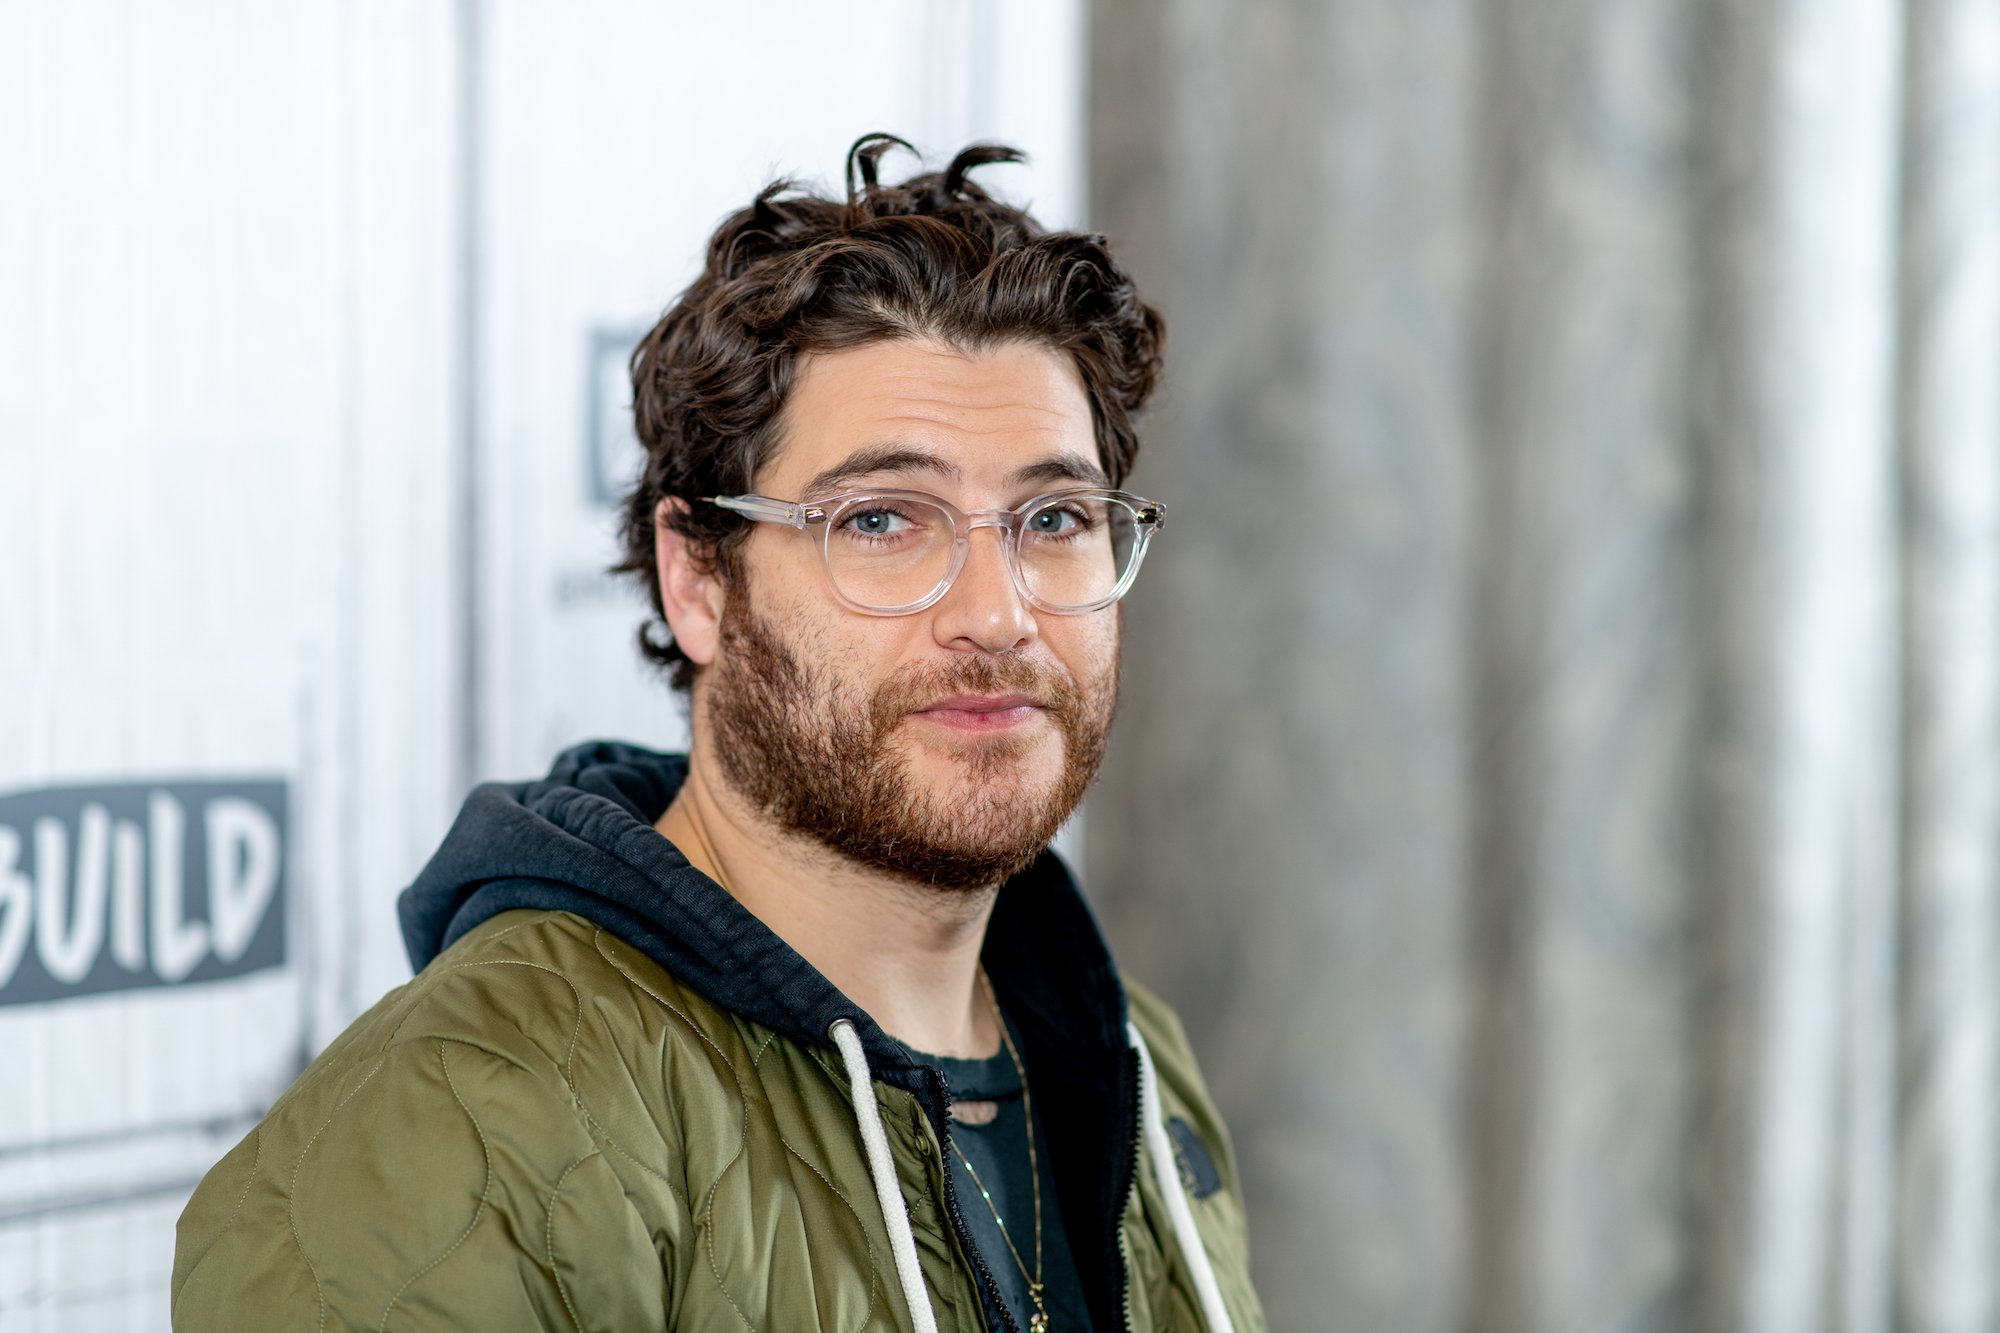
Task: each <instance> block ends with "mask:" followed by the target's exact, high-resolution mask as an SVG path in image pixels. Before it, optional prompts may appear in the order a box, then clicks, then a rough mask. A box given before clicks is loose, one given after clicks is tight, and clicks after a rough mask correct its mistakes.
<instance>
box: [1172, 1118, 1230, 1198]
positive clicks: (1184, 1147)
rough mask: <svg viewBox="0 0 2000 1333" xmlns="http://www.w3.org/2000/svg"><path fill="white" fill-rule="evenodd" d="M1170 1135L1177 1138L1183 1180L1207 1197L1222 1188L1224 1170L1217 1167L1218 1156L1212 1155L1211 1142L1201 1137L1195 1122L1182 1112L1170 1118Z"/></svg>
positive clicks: (1191, 1189) (1190, 1190)
mask: <svg viewBox="0 0 2000 1333" xmlns="http://www.w3.org/2000/svg"><path fill="white" fill-rule="evenodd" d="M1167 1135H1168V1137H1169V1138H1171V1139H1173V1141H1174V1163H1175V1165H1177V1166H1179V1167H1180V1170H1181V1184H1183V1185H1185V1186H1187V1192H1188V1193H1189V1194H1190V1195H1192V1196H1193V1197H1195V1198H1197V1199H1206V1198H1207V1197H1208V1196H1209V1195H1211V1194H1213V1193H1215V1192H1216V1191H1217V1190H1219V1189H1221V1188H1222V1173H1221V1172H1220V1171H1217V1170H1216V1169H1215V1159H1214V1158H1213V1157H1210V1156H1209V1155H1208V1145H1207V1144H1205V1143H1203V1142H1202V1141H1201V1135H1199V1134H1197V1133H1195V1132H1194V1126H1193V1125H1190V1124H1189V1123H1188V1122H1187V1121H1185V1120H1183V1119H1181V1118H1180V1117H1179V1116H1170V1117H1168V1119H1167Z"/></svg>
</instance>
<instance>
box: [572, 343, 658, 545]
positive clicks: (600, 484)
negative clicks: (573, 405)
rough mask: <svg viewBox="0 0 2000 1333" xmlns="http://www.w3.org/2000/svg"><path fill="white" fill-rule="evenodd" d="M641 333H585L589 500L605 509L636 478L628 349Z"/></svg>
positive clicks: (621, 496)
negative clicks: (587, 340)
mask: <svg viewBox="0 0 2000 1333" xmlns="http://www.w3.org/2000/svg"><path fill="white" fill-rule="evenodd" d="M646 333H647V330H645V329H627V328H609V327H599V328H594V329H592V330H591V331H590V388H589V392H588V393H586V394H585V395H584V398H585V402H586V403H587V404H588V412H589V420H588V422H587V423H586V425H585V436H584V438H585V439H586V440H587V441H588V451H587V459H588V463H589V469H590V498H591V499H592V500H593V501H595V502H596V503H598V504H600V505H604V506H606V507H609V506H612V505H615V504H617V503H618V502H619V501H621V500H623V499H624V498H625V492H627V491H629V490H631V489H632V483H633V482H635V481H637V480H638V479H639V461H640V459H641V458H643V457H644V456H645V450H643V449H641V448H640V447H639V433H638V431H637V430H636V429H634V428H633V425H632V371H631V366H630V362H631V358H632V349H633V348H635V347H637V346H638V345H639V342H640V340H641V339H643V338H644V337H645V336H646Z"/></svg>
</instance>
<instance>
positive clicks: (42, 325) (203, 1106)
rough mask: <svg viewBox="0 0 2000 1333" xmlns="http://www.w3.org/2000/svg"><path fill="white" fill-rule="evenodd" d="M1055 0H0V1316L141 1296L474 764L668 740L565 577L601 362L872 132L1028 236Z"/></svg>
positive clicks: (612, 425) (615, 425) (389, 965)
mask: <svg viewBox="0 0 2000 1333" xmlns="http://www.w3.org/2000/svg"><path fill="white" fill-rule="evenodd" d="M1082 29H1083V15H1082V4H1081V0H1032V2H1031V3H1021V2H1020V0H1009V3H1007V4H1006V5H1004V6H1003V5H1001V4H1000V3H998V0H987V2H986V3H961V4H925V3H919V2H918V0H906V2H905V3H874V4H867V5H859V4H856V5H842V6H824V5H816V4H810V3H805V2H803V0H790V2H788V3H766V4H760V5H757V6H695V5H680V4H675V5H660V4H647V5H641V4H637V3H608V2H606V0H596V2H594V3H577V4H565V5H562V6H555V5H531V4H527V3H504V2H499V0H495V2H494V3H480V2H479V0H460V2H459V3H444V2H441V0H431V2H430V3H410V2H408V0H398V2H395V3H390V2H389V0H379V2H375V3H370V2H368V0H356V2H354V3H346V4H336V3H332V0H318V2H316V3H298V4H289V5H280V6H273V5H264V4H256V3H250V0H231V2H229V3H206V4H198V3H185V4H179V5H176V6H174V7H172V9H171V10H170V11H167V10H163V9H162V8H161V7H157V6H144V5H139V4H123V3H113V2H112V0H85V2H83V3H61V4H58V3H54V0H50V2H49V3H42V4H12V5H8V6H6V7H4V8H0V200H4V202H0V1328H4V1329H6V1330H7V1331H8V1333H16V1331H17V1330H54V1329H58V1328H60V1329H63V1330H98V1329H104V1330H112V1329H155V1328H161V1327H164V1326H165V1325H166V1323H167V1309H166V1289H167V1277H168V1271H169V1265H170V1262H171V1253H172V1240H173V1234H172V1228H173V1221H174V1219H175V1217H176V1216H177V1215H178V1213H179V1210H180V1208H181V1206H182V1204H183V1203H184V1201H185V1199H186V1196H187V1193H188V1191H189V1190H190V1189H191V1188H192V1185H193V1183H194V1181H195V1180H196V1179H197V1178H198V1177H199V1176H200V1174H201V1173H202V1171H203V1170H205V1169H206V1167H207V1166H208V1165H209V1163H210V1162H212V1161H213V1160H214V1159H215V1158H216V1157H218V1156H219V1155H220V1154H221V1153H222V1152H223V1151H224V1150H225V1149H226V1148H227V1147H228V1146H229V1145H230V1144H231V1143H233V1142H234V1141H235V1140H236V1139H237V1138H239V1137H240V1136H241V1135H242V1134H243V1133H244V1132H245V1131H246V1130H247V1128H248V1127H249V1125H250V1124H251V1123H253V1122H254V1120H255V1118H256V1117H257V1116H258V1115H259V1114H260V1113H261V1111H262V1109H263V1108H264V1107H265V1106H266V1105H268V1103H269V1102H270V1101H271V1099H272V1098H273V1097H275V1096H276V1094H277V1093H278V1092H279V1091H280V1090H282V1089H283V1088H284V1086H285V1085H286V1084H287V1083H288V1082H289V1081H290V1080H291V1079H292V1077H294V1076H295V1074H296V1073H297V1071H298V1070H299V1068H300V1067H301V1065H302V1063H303V1062H304V1061H305V1060H307V1059H308V1058H310V1056H311V1054H312V1052H314V1051H315V1050H317V1049H318V1048H319V1047H320V1046H321V1045H323V1044H324V1043H325V1042H326V1041H327V1040H328V1039H329V1038H330V1037H331V1036H332V1035H333V1034H334V1033H335V1032H337V1031H338V1030H339V1029H340V1027H341V1026H343V1025H344V1024H345V1023H346V1022H347V1021H348V1020H349V1019H350V1018H351V1017H352V1016H353V1015H354V1014H356V1013H358V1012H359V1011H360V1010H361V1009H362V1008H365V1007H366V1006H367V1005H368V1004H370V1003H372V1002H373V1000H374V999H375V998H376V997H377V996H378V995H379V994H380V993H381V992H382V991H383V990H385V989H387V988H388V987H390V986H392V985H394V984H396V983H398V982H400V981H401V980H403V979H404V978H405V977H407V975H408V967H407V965H406V963H405V961H404V959H403V955H402V949H401V944H400V941H399V939H398V937H397V934H396V930H395V923H394V915H393V908H392V903H393V899H394V896H395V894H396V892H397V891H398V890H399V889H400V888H401V887H402V885H403V884H404V883H406V882H407V881H408V879H409V878H410V876H411V875H412V874H413V873H414V871H415V870H416V869H417V867H418V866H419V865H420V864H421V863H422V861H423V859H424V857H425V856H426V855H427V853H428V852H429V850H430V848H431V847H432V845H433V844H434V843H435V841H436V839H437V838H438V837H439V836H440V834H441V833H442V832H443V830H444V827H445V826H446V824H447V823H448V821H449V819H450V817H451V815H452V813H453V812H454V810H455V809H456V806H457V803H458V801H459V799H460V797H461V796H462V795H463V792H464V790H465V788H466V787H467V785H468V784H469V783H470V782H472V781H475V780H477V779H480V778H485V777H499V776H523V775H530V774H533V773H537V772H539V771H540V770H541V768H542V766H543V765H544V764H545V763H546V762H547V760H548V758H549V756H550V754H551V753H552V752H553V750H554V749H556V748H558V747H560V746H561V745H563V744H566V743H568V742H571V741H574V740H578V739H582V738H585V737H587V736H591V735H599V734H610V735H619V736H625V737H630V738H633V739H638V740H642V741H648V742H652V743H657V744H675V743H678V742H679V741H680V740H681V738H682V737H683V735H684V732H683V729H682V722H681V719H680V717H679V715H678V712H677V710H676V708H675V707H674V706H673V704H672V702H671V700H670V698H669V696H668V693H667V691H666V690H665V688H664V686H663V685H662V684H660V683H659V682H657V681H655V680H653V679H652V678H650V677H649V676H647V675H646V674H645V673H644V672H643V670H642V669H641V667H640V665H639V662H638V659H637V656H636V653H635V652H634V650H633V648H632V644H631V635H632V632H633V629H634V628H635V626H636V624H637V619H638V614H639V604H638V601H637V600H636V598H635V597H634V596H633V595H632V594H631V593H629V592H628V591H626V590H625V589H623V588H621V587H618V586H616V585H614V584H612V583H611V582H610V581H608V580H607V579H605V578H604V577H603V576H602V574H601V571H602V569H603V568H604V566H605V565H606V564H608V563H609V562H610V561H611V560H612V559H613V557H614V545H613V538H612V524H613V513H612V510H611V507H610V505H609V503H608V500H607V495H608V494H609V492H610V491H612V490H614V489H615V487H616V486H617V485H618V484H619V483H620V481H621V480H622V476H623V470H624V469H625V468H626V467H627V466H628V465H629V461H630V459H631V457H632V453H631V451H632V450H633V449H634V448H636V446H634V445H632V444H631V441H630V438H629V429H630V425H629V400H628V396H627V391H626V386H625V384H624V382H623V378H622V362H623V359H624V357H625V355H626V353H627V352H628V351H629V348H630V345H631V343H632V341H633V340H634V338H635V337H636V336H637V334H638V333H639V332H640V331H642V330H643V329H644V328H645V327H646V326H647V325H648V324H650V323H651V322H652V320H653V319H654V318H656V317H657V315H658V313H659V311H660V310H661V308H663V307H664V306H665V304H666V303H667V302H668V301H669V300H670V299H671V297H672V296H673V295H674V293H676V292H677V291H678V290H679V288H680V287H681V286H682V285H684V284H685V283H686V281H687V280H688V279H689V278H691V277H692V276H693V273H694V265H695V262H696V260H697V257H698V255H699V253H700V246H701V242H702V240H703V238H704V236H705V235H706V233H707V231H708V230H709V229H710V228H711V227H712V226H713V224H714V223H715V221H716V220H717V219H718V218H719V217H720V216H721V215H722V214H723V213H724V212H726V211H727V210H728V209H730V208H732V207H735V206H737V205H739V204H740V203H742V202H743V201H744V200H746V199H747V198H748V197H749V195H750V194H751V193H752V192H753V191H754V190H755V189H756V188H757V187H758V186H760V185H761V184H762V183H763V182H764V181H765V180H767V179H768V178H769V177H770V176H771V175H773V174H777V173H792V172H799V173H803V174H805V175H807V176H810V177H824V178H829V179H832V178H837V176H838V170H839V164H840V160H841V156H842V154H843V152H844V150H845V148H846V145H847V144H848V142H849V141H850V140H852V139H853V138H854V137H855V136H856V135H857V134H860V133H862V132H864V131H866V130H871V129H891V130H894V131H896V132H899V133H902V134H904V135H905V136H907V137H910V138H912V139H914V140H916V141H917V142H918V143H919V144H920V145H922V146H924V147H925V148H927V149H928V150H930V151H931V152H932V153H933V154H943V153H947V152H949V151H950V150H951V149H952V148H954V147H956V146H958V145H959V144H961V143H963V142H966V141H968V140H971V139H973V138H985V137H1000V138H1005V139H1007V140H1009V141H1012V142H1015V143H1018V144H1020V145H1022V146H1024V147H1026V148H1027V149H1028V150H1029V151H1030V152H1031V153H1032V154H1033V155H1034V158H1035V164H1034V166H1033V168H1032V169H1031V170H1030V171H1026V172H1023V171H1019V170H1014V169H1009V170H1006V171H1002V172H1000V173H996V174H997V177H998V181H999V184H1000V185H1001V187H1002V188H1003V189H1005V190H1007V191H1009V192H1011V193H1013V194H1014V195H1015V196H1016V197H1021V198H1026V199H1029V200H1032V201H1033V202H1034V203H1035V204H1036V205H1037V209H1038V212H1040V214H1041V215H1042V217H1043V219H1044V220H1045V221H1048V222H1051V223H1056V224H1068V223H1074V222H1075V221H1076V220H1077V218H1078V215H1079V213H1080V199H1081V190H1082V176H1083V171H1082V167H1083V164H1082V160H1081V141H1082V134H1081V127H1080V99H1081V77H1082V61H1083V47H1082Z"/></svg>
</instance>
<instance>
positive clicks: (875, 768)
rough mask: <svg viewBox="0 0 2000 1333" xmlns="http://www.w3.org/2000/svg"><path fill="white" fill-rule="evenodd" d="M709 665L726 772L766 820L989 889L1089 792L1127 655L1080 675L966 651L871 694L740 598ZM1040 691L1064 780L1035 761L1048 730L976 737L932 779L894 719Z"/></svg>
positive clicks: (956, 884) (918, 875)
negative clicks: (1085, 681) (951, 770)
mask: <svg viewBox="0 0 2000 1333" xmlns="http://www.w3.org/2000/svg"><path fill="white" fill-rule="evenodd" d="M721 640H722V652H721V653H720V654H719V655H718V657H717V659H716V661H715V663H714V665H713V666H711V667H710V668H709V670H708V672H707V673H706V674H707V676H708V680H707V689H706V695H707V700H706V718H707V722H708V725H709V727H710V728H711V729H712V731H713V736H714V747H713V748H714V753H715V756H716V759H717V762H718V764H719V766H720V769H721V772H722V773H723V775H724V777H726V778H727V780H728V781H729V784H730V785H731V786H732V787H734V788H735V789H736V791H737V792H738V793H739V794H740V795H742V796H743V797H744V798H745V799H747V800H748V801H749V802H750V803H751V804H752V805H754V806H755V807H756V808H757V809H758V811H760V812H761V813H762V814H763V815H764V817H765V818H767V819H769V820H771V821H772V822H773V823H774V824H776V825H777V826H778V827H779V828H782V829H784V830H786V831H787V832H791V833H797V834H802V835H804V836H806V837H809V838H812V839H814V840H815V841H817V842H819V843H821V844H823V845H824V846H826V847H828V848H830V849H831V850H833V851H834V852H837V853H839V854H840V855H842V856H844V857H847V858H848V859H850V860H853V861H857V862H860V863H861V864H863V865H868V866H873V867H875V868H877V869H881V870H886V871H889V872H891V873H893V874H895V875H898V876H901V877H903V878H905V879H909V880H913V881H916V882H917V883H920V884H924V885H928V886H933V887H936V888H940V889H947V890H956V889H978V888H985V887H987V886H989V885H993V884H998V883H999V882H1000V881H1002V880H1004V879H1006V878H1008V877H1009V876H1011V875H1014V874H1017V873H1018V872H1020V871H1021V870H1023V869H1025V868H1026V867H1027V865H1028V863H1029V862H1031V861H1033V860H1034V859H1035V857H1036V855H1037V854H1039V853H1040V852H1041V850H1042V849H1043V848H1044V847H1046V846H1047V845H1048V843H1049V839H1051V838H1053V837H1054V836H1055V834H1056V830H1058V829H1060V828H1061V827H1062V825H1063V822H1064V821H1065V820H1067V819H1068V818H1069V816H1070V814H1071V813H1072V812H1073V811H1074V810H1075V809H1076V807H1077V805H1078V803H1079V802H1081V801H1082V800H1083V794H1084V792H1085V791H1086V790H1087V789H1088V788H1089V786H1090V784H1091V781H1092V780H1093V779H1094V778H1095V777H1096V776H1097V770H1098V767H1099V765H1100V764H1102V763H1103V760H1104V747H1105V743H1106V741H1107V740H1108V739H1109V737H1110V734H1111V720H1112V714H1113V712H1114V711H1115V709H1116V706H1117V697H1118V670H1117V662H1116V659H1114V661H1113V665H1112V669H1111V670H1110V671H1109V672H1108V673H1106V675H1105V677H1104V679H1102V680H1099V681H1093V682H1090V683H1089V686H1088V688H1085V687H1080V686H1079V685H1078V684H1077V682H1076V681H1074V680H1072V679H1071V678H1070V677H1069V676H1067V675H1065V674H1062V673H1061V672H1059V671H1056V670H1053V669H1051V668H1048V667H1044V666H1038V665H1037V664H1035V663H1033V662H1029V661H1025V660H1022V659H1018V658H1012V657H1006V658H1000V657H985V656H980V657H966V658H964V659H963V660H960V661H956V662H951V663H940V664H932V665H926V666H923V667H913V668H910V669H908V670H905V671H901V672H898V673H897V674H896V675H894V676H892V677H891V678H890V679H888V680H887V681H885V682H883V683H882V684H881V685H880V686H879V687H877V688H876V690H875V691H874V693H873V694H872V696H867V697H862V696H860V695H858V694H857V693H856V692H855V691H853V690H852V689H850V688H847V687H846V686H845V685H844V683H843V682H840V681H838V680H836V679H833V678H832V676H831V673H829V672H828V671H826V670H824V669H823V668H818V667H814V666H809V665H808V664H807V663H805V662H803V661H801V660H800V658H799V656H798V655H797V654H795V653H793V652H792V650H791V649H790V647H789V646H787V645H786V643H785V642H784V641H783V640H782V639H781V638H779V636H778V635H777V633H776V632H775V631H774V630H773V629H772V628H771V627H770V626H769V625H768V624H766V623H765V622H764V621H763V620H762V619H760V618H759V617H757V616H756V615H755V613H753V612H750V611H747V610H743V609H740V604H739V605H737V606H731V607H729V608H728V609H727V610H726V611H725V613H724V615H723V619H722V624H721ZM1006 693H1020V694H1025V695H1028V696H1030V697H1032V698H1034V699H1036V700H1038V701H1039V702H1040V703H1041V704H1042V707H1043V710H1044V713H1045V715H1046V716H1047V718H1048V720H1049V721H1050V722H1051V723H1052V724H1053V725H1054V728H1055V730H1056V733H1057V735H1058V736H1059V737H1060V739H1061V742H1062V757H1061V768H1060V770H1059V771H1058V773H1057V774H1056V775H1055V777H1054V779H1053V780H1052V781H1048V782H1043V783H1033V782H1031V781H1030V780H1029V778H1028V776H1027V772H1026V770H1027V769H1028V767H1029V766H1030V765H1031V763H1032V762H1033V760H1034V759H1035V756H1034V754H1033V751H1034V749H1035V748H1036V747H1037V746H1038V745H1042V744H1046V742H1047V737H1046V736H1043V735H1041V734H1039V729H1034V730H1036V731H1037V733H1038V734H1035V735H1031V736H1016V735H1008V734H1000V735H993V736H982V737H977V738H972V739H969V740H968V742H967V743H966V746H965V748H964V749H963V750H961V751H960V752H958V753H957V754H956V755H955V756H954V758H953V763H954V765H955V766H956V767H957V768H958V770H959V771H958V773H957V774H956V775H955V776H954V777H953V778H952V779H951V780H950V781H949V782H940V783H938V784H936V785H935V787H927V786H925V785H924V784H922V783H920V782H919V781H918V780H917V779H916V777H915V776H914V775H913V773H912V767H913V765H912V763H911V757H910V756H909V755H908V754H906V753H905V751H904V749H903V744H902V741H901V738H899V737H898V736H897V735H896V731H897V728H898V727H899V726H900V725H901V723H902V722H903V721H904V720H905V719H906V718H907V717H908V716H909V715H910V714H911V713H912V712H913V711H915V710H918V709H921V708H923V707H925V706H927V705H929V704H931V703H933V702H935V701H936V700H939V699H943V698H949V697H951V696H953V695H958V694H1006Z"/></svg>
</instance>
